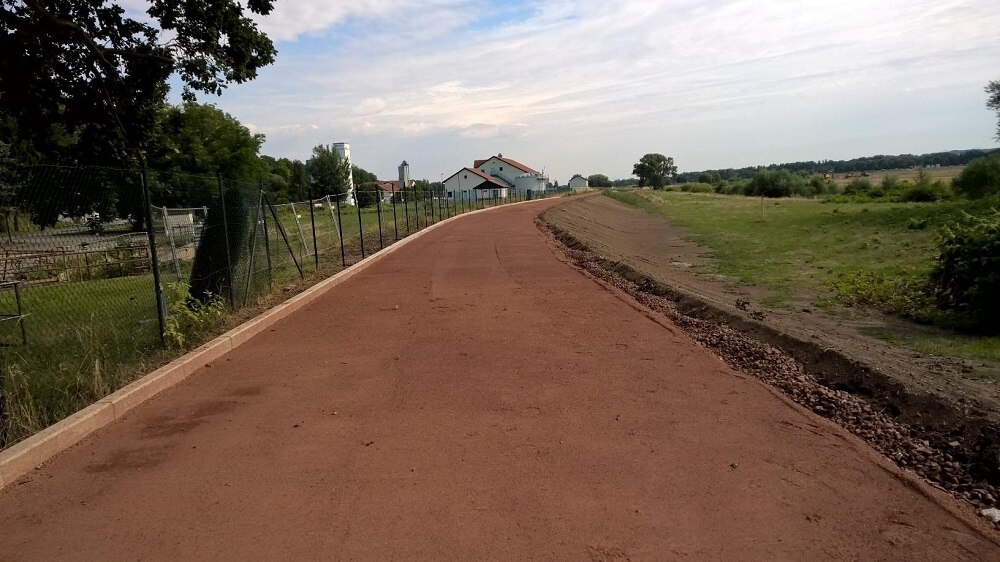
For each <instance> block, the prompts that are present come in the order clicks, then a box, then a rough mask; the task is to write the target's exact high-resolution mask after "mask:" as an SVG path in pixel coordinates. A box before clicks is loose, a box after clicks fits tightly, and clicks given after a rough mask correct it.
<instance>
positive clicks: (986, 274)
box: [931, 209, 1000, 332]
mask: <svg viewBox="0 0 1000 562" xmlns="http://www.w3.org/2000/svg"><path fill="white" fill-rule="evenodd" d="M938 248H939V253H938V256H937V259H936V260H935V264H934V269H933V271H932V272H931V284H932V287H933V289H934V295H935V297H936V300H937V304H938V306H939V307H941V308H943V309H945V310H952V311H955V312H957V313H959V314H960V315H962V316H964V317H966V318H968V319H969V320H970V321H972V323H973V324H974V325H975V327H977V328H979V329H985V330H986V331H989V332H996V331H1000V212H998V211H997V210H996V209H993V210H991V211H990V212H989V213H987V214H986V215H984V216H982V217H974V216H971V215H969V214H964V215H963V217H962V218H961V219H959V220H958V221H954V222H951V223H949V224H947V225H945V227H944V228H943V229H942V231H941V240H940V242H939V245H938Z"/></svg>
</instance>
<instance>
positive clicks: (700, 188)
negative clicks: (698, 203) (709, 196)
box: [681, 182, 715, 193]
mask: <svg viewBox="0 0 1000 562" xmlns="http://www.w3.org/2000/svg"><path fill="white" fill-rule="evenodd" d="M681 191H685V192H689V193H715V188H714V187H712V186H711V185H709V184H707V183H700V182H699V183H686V184H684V185H682V186H681Z"/></svg>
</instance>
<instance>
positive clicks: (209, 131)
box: [150, 102, 265, 206]
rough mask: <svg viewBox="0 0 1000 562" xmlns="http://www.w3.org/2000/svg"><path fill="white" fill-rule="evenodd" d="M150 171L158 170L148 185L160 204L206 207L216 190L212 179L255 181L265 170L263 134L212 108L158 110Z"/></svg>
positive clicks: (194, 106)
mask: <svg viewBox="0 0 1000 562" xmlns="http://www.w3.org/2000/svg"><path fill="white" fill-rule="evenodd" d="M155 139H156V143H155V147H156V149H155V150H154V151H153V152H152V153H151V154H150V164H151V167H152V168H154V169H156V170H159V171H161V172H166V173H168V174H169V177H168V176H166V175H163V174H160V175H159V176H158V179H159V180H160V181H158V182H156V183H155V184H154V187H155V188H156V190H157V195H158V196H159V197H158V198H159V199H160V200H161V201H163V202H164V203H166V204H171V205H184V206H192V205H195V206H201V205H207V204H208V200H209V199H211V198H212V197H213V196H214V195H215V192H216V185H215V182H214V180H211V179H209V180H208V181H206V178H212V176H215V174H219V175H221V176H223V177H224V178H227V179H233V180H241V181H245V182H256V181H258V180H259V179H262V177H263V174H264V172H265V166H264V162H263V161H262V160H261V159H260V156H259V155H260V147H261V144H262V143H263V142H264V135H261V134H254V133H251V132H250V130H249V129H247V128H246V126H244V125H243V124H242V123H240V122H239V121H238V120H237V119H236V118H234V117H233V116H231V115H229V114H228V113H226V112H224V111H222V110H220V109H219V108H217V107H215V106H214V105H206V104H200V103H196V102H186V103H183V104H181V105H179V106H176V107H174V106H169V107H166V108H165V109H163V110H162V111H161V114H160V119H159V121H158V123H157V127H156V129H155Z"/></svg>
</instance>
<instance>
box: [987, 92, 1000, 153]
mask: <svg viewBox="0 0 1000 562" xmlns="http://www.w3.org/2000/svg"><path fill="white" fill-rule="evenodd" d="M986 94H987V95H988V96H989V97H988V98H986V107H987V108H989V109H992V110H993V111H995V112H996V113H997V136H996V139H997V140H998V141H1000V80H993V81H991V82H990V83H989V84H987V85H986Z"/></svg>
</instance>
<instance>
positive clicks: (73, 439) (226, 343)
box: [0, 199, 546, 489]
mask: <svg viewBox="0 0 1000 562" xmlns="http://www.w3.org/2000/svg"><path fill="white" fill-rule="evenodd" d="M545 200H546V199H537V200H535V201H520V202H517V203H510V204H507V205H502V206H498V207H489V208H487V209H477V210H474V211H468V212H465V213H463V214H460V215H455V216H453V217H449V218H447V219H445V220H443V221H440V222H436V223H434V224H432V225H431V226H428V227H425V228H424V229H423V230H420V231H418V232H415V233H413V234H411V235H409V236H407V237H406V238H403V239H402V240H399V241H398V242H395V243H394V244H391V245H390V246H387V247H385V248H383V249H382V250H379V251H378V252H376V253H374V254H372V255H370V256H368V257H367V258H365V259H363V260H361V261H359V262H358V263H356V264H354V265H352V266H350V267H348V268H347V269H344V270H343V271H340V272H338V273H337V274H336V275H333V276H332V277H328V278H326V279H324V280H322V281H320V282H318V283H316V284H315V285H313V286H312V287H309V288H308V289H306V290H304V291H302V292H301V293H299V294H297V295H295V296H294V297H292V298H290V299H288V300H286V301H285V302H283V303H281V304H278V305H276V306H274V307H273V308H271V309H269V310H267V311H266V312H264V313H262V314H260V315H259V316H257V317H255V318H253V319H251V320H248V321H246V322H244V323H243V324H241V325H239V326H237V327H235V328H233V329H232V330H229V331H228V332H226V333H224V334H222V335H221V336H219V337H217V338H215V339H213V340H211V341H209V342H208V343H206V344H204V345H202V346H201V347H198V348H197V349H195V350H193V351H191V352H189V353H187V354H185V355H183V356H181V357H178V358H177V359H174V360H173V361H171V362H170V363H168V364H166V365H164V366H163V367H160V368H159V369H157V370H155V371H153V372H152V373H149V374H148V375H146V376H144V377H142V378H140V379H138V380H136V381H133V382H132V383H130V384H128V385H126V386H124V387H122V388H121V389H119V390H118V391H116V392H114V393H112V394H110V395H108V396H107V397H105V398H103V399H101V400H98V401H97V402H95V403H93V404H91V405H90V406H87V407H86V408H84V409H82V410H80V411H78V412H76V413H75V414H73V415H71V416H69V417H68V418H65V419H63V420H61V421H59V422H56V423H54V424H52V425H51V426H49V427H47V428H45V429H43V430H42V431H39V432H38V433H36V434H34V435H32V436H31V437H29V438H27V439H25V440H24V441H21V442H19V443H16V444H15V445H13V446H11V447H10V448H8V449H6V450H4V451H2V452H0V489H3V487H4V486H6V485H8V484H11V483H13V482H14V481H15V480H17V479H18V478H20V477H22V476H24V475H25V474H28V473H29V472H31V471H32V470H34V469H35V468H37V467H38V466H39V465H41V464H42V463H44V462H46V461H48V460H49V459H51V458H52V457H54V456H56V455H57V454H59V453H61V452H62V451H65V450H66V449H69V448H70V447H72V446H73V445H76V444H77V443H79V442H80V441H82V440H83V439H84V438H85V437H87V436H88V435H90V434H92V433H94V432H95V431H97V430H99V429H101V428H103V427H105V426H107V425H108V424H110V423H112V422H113V421H115V420H117V419H120V418H122V417H123V416H125V414H127V413H128V412H129V411H130V410H132V409H133V408H135V407H137V406H139V405H140V404H142V403H143V402H145V401H146V400H149V399H150V398H152V397H153V396H156V395H157V394H159V393H160V392H162V391H164V390H166V389H168V388H170V387H172V386H174V385H176V384H177V383H179V382H181V381H182V380H184V379H186V378H188V377H189V376H191V375H192V374H193V373H194V372H195V371H197V370H198V369H199V368H200V367H203V366H204V365H205V364H206V363H211V362H212V361H215V360H216V359H219V358H220V357H222V356H223V355H225V354H227V353H229V352H230V351H232V350H233V349H235V348H237V347H239V346H241V345H243V344H244V343H246V342H247V341H249V340H250V338H252V337H253V336H255V335H257V334H259V333H261V332H263V331H264V330H266V329H268V328H270V327H271V326H273V325H274V324H275V323H277V322H278V321H279V320H282V319H283V318H285V317H287V316H289V315H291V314H292V313H293V312H295V311H297V310H300V309H301V308H303V307H304V306H306V305H307V304H309V303H311V302H313V301H315V300H316V299H318V298H319V297H321V296H323V295H324V294H326V293H327V292H328V291H330V290H332V289H333V288H334V287H336V286H338V285H340V284H342V283H344V282H345V281H347V280H348V279H350V278H351V277H354V276H355V275H357V274H358V273H360V272H362V271H364V270H365V269H367V268H368V267H370V266H371V265H372V264H374V263H376V262H378V261H380V260H382V259H383V258H385V257H386V256H388V255H390V254H392V253H393V252H396V251H398V250H399V249H400V248H402V247H404V246H406V245H407V244H409V243H410V242H412V241H413V240H415V239H417V238H420V237H421V236H423V235H424V234H426V233H428V232H430V231H433V230H434V229H436V228H438V227H439V226H443V225H446V224H448V223H449V222H451V221H453V220H457V219H460V218H463V217H468V216H472V215H475V214H478V213H484V212H487V211H493V210H496V209H503V208H507V207H511V206H513V205H522V204H526V203H533V202H537V201H545Z"/></svg>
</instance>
